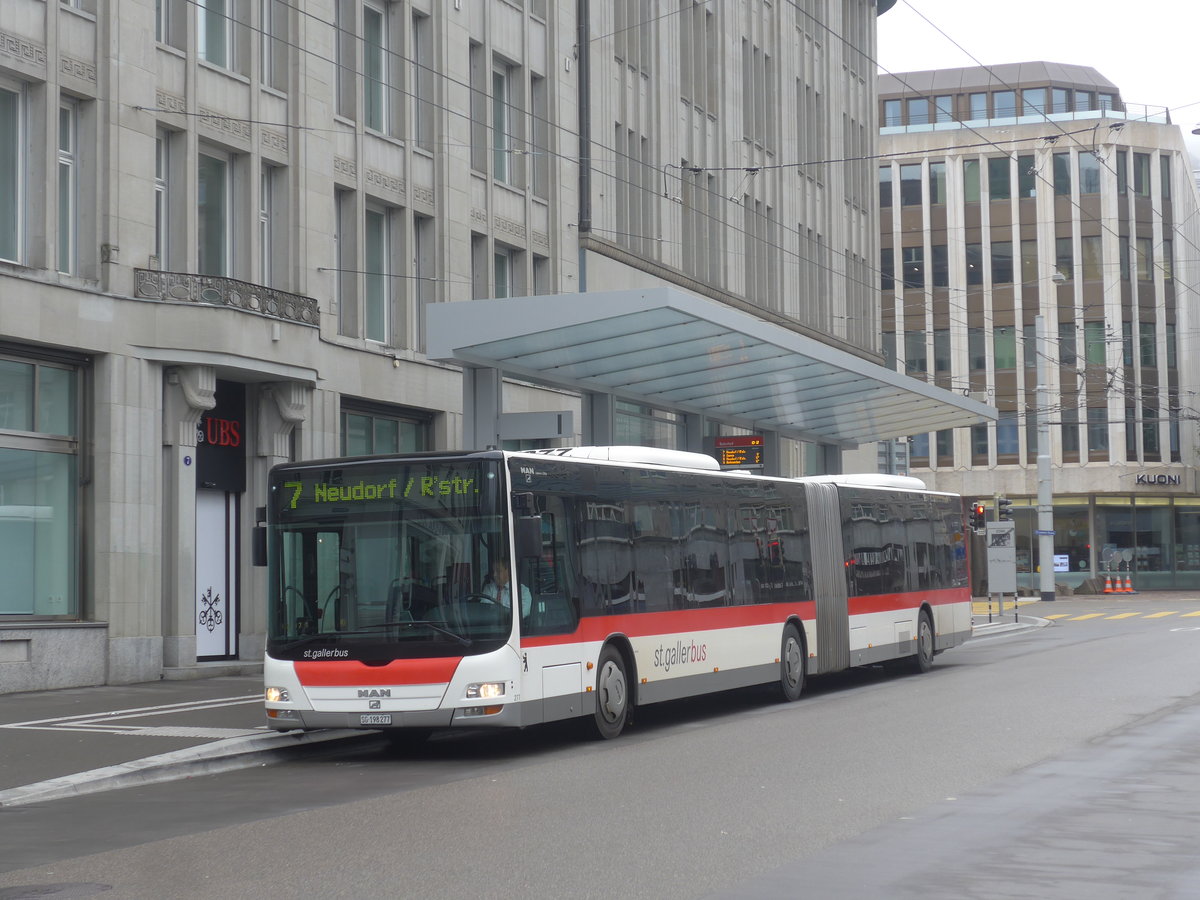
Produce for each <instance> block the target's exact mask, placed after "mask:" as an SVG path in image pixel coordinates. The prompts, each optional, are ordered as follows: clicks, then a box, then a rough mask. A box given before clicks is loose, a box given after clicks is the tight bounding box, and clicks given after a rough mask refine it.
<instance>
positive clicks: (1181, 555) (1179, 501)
mask: <svg viewBox="0 0 1200 900" xmlns="http://www.w3.org/2000/svg"><path fill="white" fill-rule="evenodd" d="M1174 508H1175V568H1176V570H1178V571H1180V572H1200V499H1196V498H1193V497H1176V498H1175V507H1174Z"/></svg>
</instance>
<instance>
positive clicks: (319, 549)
mask: <svg viewBox="0 0 1200 900" xmlns="http://www.w3.org/2000/svg"><path fill="white" fill-rule="evenodd" d="M503 496H504V492H503V489H502V484H501V469H500V466H499V461H498V460H487V459H479V460H462V459H456V460H445V459H425V460H420V461H413V460H406V461H388V460H360V461H354V462H346V463H334V464H328V465H325V466H321V465H316V466H307V467H306V466H296V467H294V468H290V469H282V470H277V471H276V472H274V473H273V474H272V477H271V486H270V502H271V503H272V505H273V506H272V512H273V515H272V516H271V518H270V523H271V524H270V528H269V531H268V563H269V570H268V571H269V575H268V578H269V581H270V590H269V596H270V612H269V626H268V627H269V634H268V647H267V650H268V653H270V655H271V656H272V657H274V658H276V659H296V660H310V659H325V660H336V659H359V660H367V661H385V660H389V659H397V658H404V657H432V656H450V655H453V656H462V655H466V654H472V653H482V652H486V651H489V650H493V649H495V648H496V647H498V646H500V645H501V644H503V643H504V642H505V641H506V640H507V639H508V637H509V634H510V633H511V631H512V613H511V611H510V609H509V608H508V605H506V603H504V602H497V594H498V592H497V590H496V589H495V587H494V586H493V585H492V584H491V581H490V579H491V574H490V573H491V572H492V571H493V568H494V566H495V563H496V561H497V560H501V559H504V553H505V552H506V547H507V544H506V542H505V540H504V534H505V528H506V525H505V513H504V504H502V503H501V502H500V500H501V498H502V497H503ZM505 599H506V595H504V596H502V597H501V600H505Z"/></svg>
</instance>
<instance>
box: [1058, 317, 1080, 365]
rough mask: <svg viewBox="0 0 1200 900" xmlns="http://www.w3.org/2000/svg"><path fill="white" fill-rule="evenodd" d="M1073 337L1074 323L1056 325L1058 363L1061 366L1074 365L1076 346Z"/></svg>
mask: <svg viewBox="0 0 1200 900" xmlns="http://www.w3.org/2000/svg"><path fill="white" fill-rule="evenodd" d="M1076 341H1077V338H1076V336H1075V323H1074V322H1059V323H1058V362H1059V364H1060V365H1063V366H1074V365H1075V364H1076V362H1077V361H1078V360H1077V356H1076V354H1077V353H1078V352H1079V351H1078V345H1077V343H1076Z"/></svg>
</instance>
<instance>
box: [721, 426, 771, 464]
mask: <svg viewBox="0 0 1200 900" xmlns="http://www.w3.org/2000/svg"><path fill="white" fill-rule="evenodd" d="M713 442H714V443H713V448H714V450H715V452H716V457H717V462H718V463H720V465H721V468H722V469H761V468H762V467H763V438H762V435H761V434H738V435H727V436H724V437H717V438H714V439H713Z"/></svg>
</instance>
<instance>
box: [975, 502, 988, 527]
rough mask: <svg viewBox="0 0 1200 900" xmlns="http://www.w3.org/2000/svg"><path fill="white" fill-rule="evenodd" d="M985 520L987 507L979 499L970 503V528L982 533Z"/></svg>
mask: <svg viewBox="0 0 1200 900" xmlns="http://www.w3.org/2000/svg"><path fill="white" fill-rule="evenodd" d="M986 521H987V507H986V506H984V505H983V504H982V503H980V502H979V501H975V502H974V503H972V504H971V530H972V531H974V532H976V533H978V534H982V533H983V531H984V523H985V522H986Z"/></svg>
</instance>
